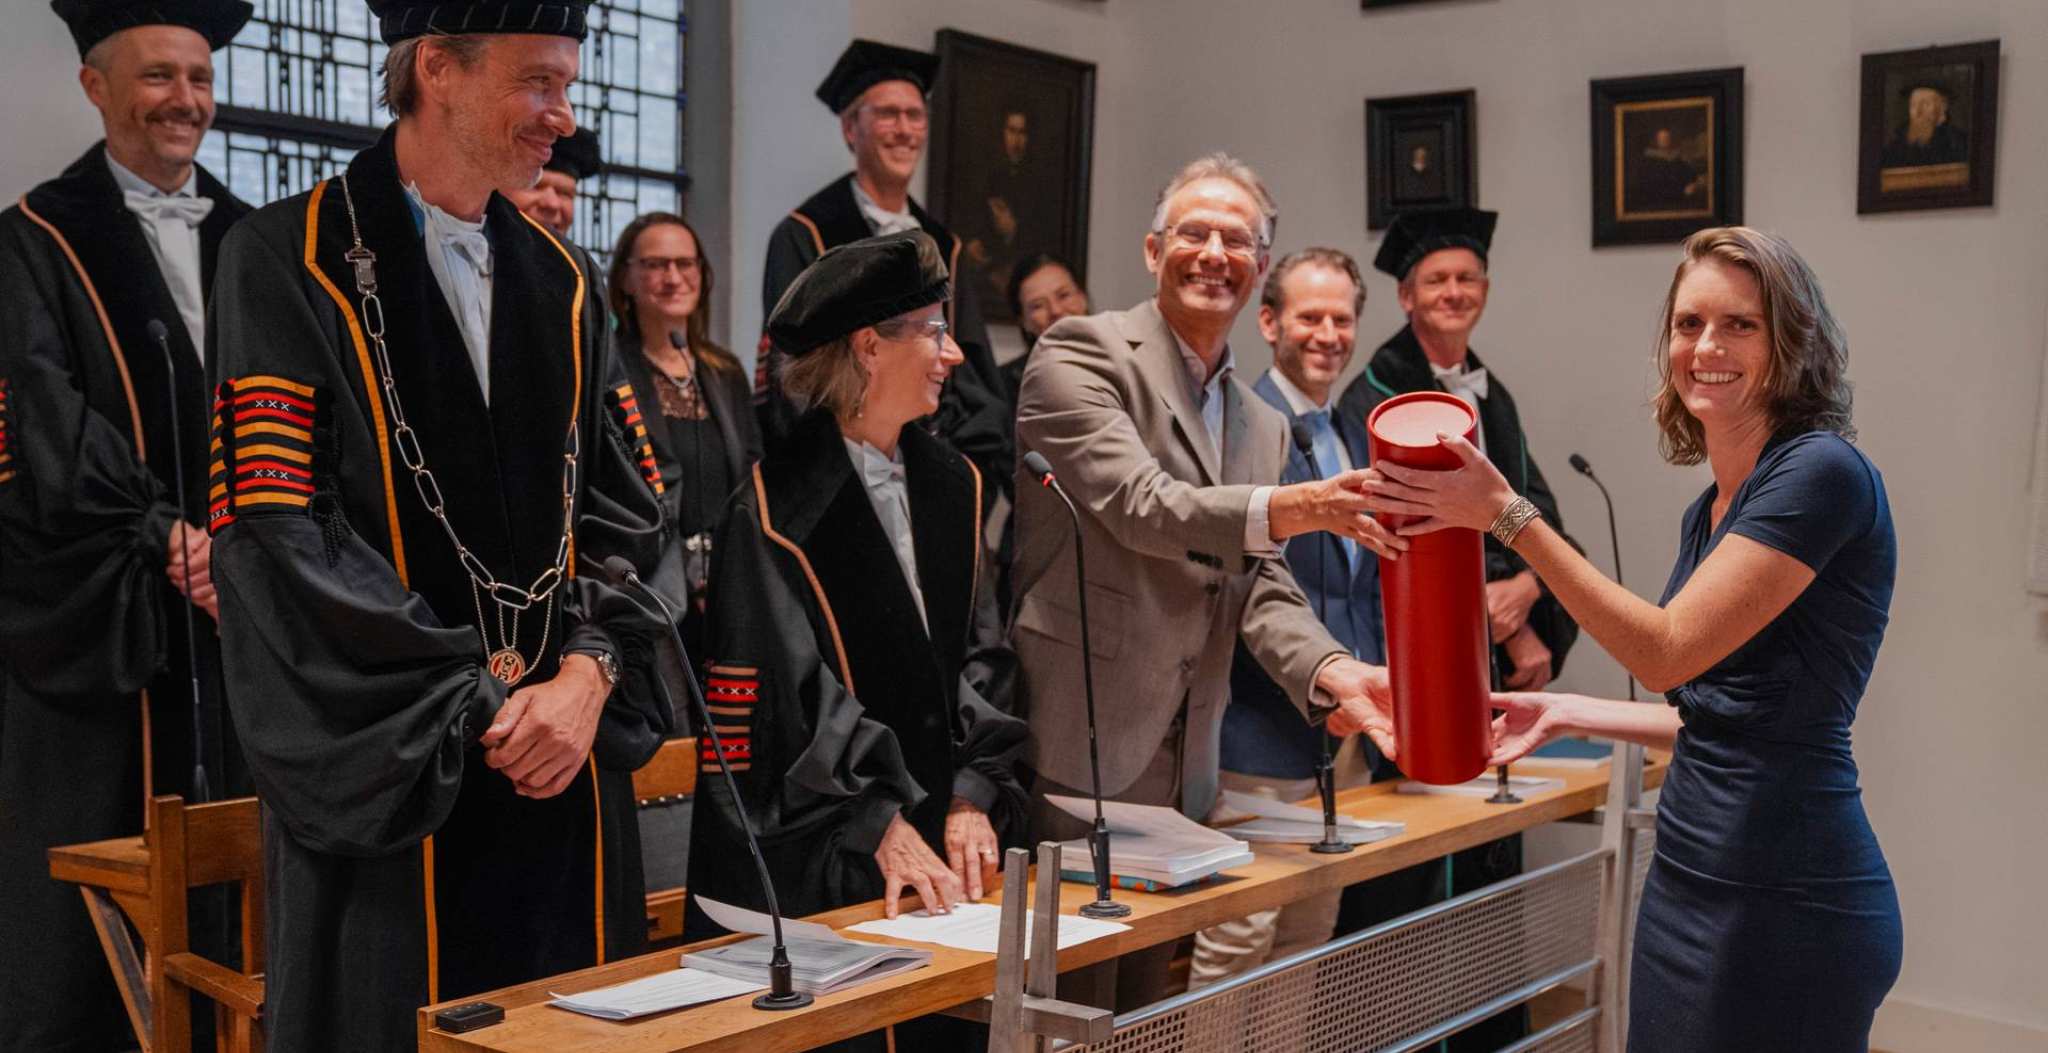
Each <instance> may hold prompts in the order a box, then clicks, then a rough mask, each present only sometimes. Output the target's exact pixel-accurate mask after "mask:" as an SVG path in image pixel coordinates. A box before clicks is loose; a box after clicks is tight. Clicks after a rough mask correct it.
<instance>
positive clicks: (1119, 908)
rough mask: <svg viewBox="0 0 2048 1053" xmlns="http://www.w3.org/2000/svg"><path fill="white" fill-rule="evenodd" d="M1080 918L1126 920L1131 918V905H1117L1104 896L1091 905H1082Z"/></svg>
mask: <svg viewBox="0 0 2048 1053" xmlns="http://www.w3.org/2000/svg"><path fill="white" fill-rule="evenodd" d="M1081 916H1082V917H1084V918H1128V917H1130V916H1131V905H1130V904H1128V903H1118V902H1116V901H1114V900H1112V899H1110V898H1108V897H1106V896H1105V897H1103V898H1102V899H1098V900H1096V901H1095V902H1093V903H1087V904H1083V905H1082V907H1081Z"/></svg>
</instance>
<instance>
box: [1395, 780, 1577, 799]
mask: <svg viewBox="0 0 2048 1053" xmlns="http://www.w3.org/2000/svg"><path fill="white" fill-rule="evenodd" d="M1498 785H1499V784H1498V781H1497V780H1496V779H1495V778H1494V776H1491V775H1482V776H1480V777H1479V778H1477V779H1473V780H1472V781H1470V782H1461V783H1457V784H1455V785H1451V786H1432V785H1430V784H1429V783H1426V782H1416V781H1415V780H1413V779H1409V780H1407V781H1405V782H1403V783H1401V785H1399V786H1397V787H1395V791H1396V792H1398V793H1448V794H1456V795H1459V796H1464V797H1491V796H1493V792H1494V790H1495V789H1497V788H1498ZM1508 789H1510V790H1512V791H1514V792H1515V793H1516V794H1517V795H1518V796H1527V795H1529V794H1532V793H1549V792H1550V791H1552V790H1562V789H1564V780H1563V779H1546V778H1544V777H1542V776H1540V775H1510V776H1508Z"/></svg>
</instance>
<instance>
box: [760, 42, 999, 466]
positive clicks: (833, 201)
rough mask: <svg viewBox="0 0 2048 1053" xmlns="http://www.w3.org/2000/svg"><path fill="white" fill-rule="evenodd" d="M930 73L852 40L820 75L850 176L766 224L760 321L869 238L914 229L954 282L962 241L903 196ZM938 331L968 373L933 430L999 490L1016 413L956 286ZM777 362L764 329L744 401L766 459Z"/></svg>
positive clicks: (781, 426)
mask: <svg viewBox="0 0 2048 1053" xmlns="http://www.w3.org/2000/svg"><path fill="white" fill-rule="evenodd" d="M938 71H939V60H938V57H937V56H935V55H932V54H931V53H929V52H924V51H914V50H912V49H910V48H899V47H892V46H890V45H888V44H878V43H876V42H874V41H872V40H856V41H854V42H853V43H851V44H848V45H847V46H846V50H845V51H844V52H842V53H841V54H840V56H839V61H838V62H837V63H836V64H834V65H833V67H832V72H830V73H828V74H826V75H825V80H824V83H822V84H819V85H818V92H817V95H818V101H820V102H822V103H824V104H825V107H826V108H827V109H829V110H831V111H832V112H833V113H835V114H837V115H839V131H840V134H841V135H842V136H843V137H844V138H845V140H846V148H847V150H848V151H849V152H851V153H852V154H853V171H851V172H848V173H847V174H845V175H843V176H840V177H839V178H838V179H835V180H833V181H832V182H830V183H828V184H826V185H825V188H824V189H823V190H820V191H818V192H817V193H815V194H812V195H811V197H810V199H809V200H807V201H805V202H804V203H803V204H801V205H798V206H797V207H796V208H795V209H794V210H793V211H791V212H790V214H789V215H788V216H786V217H784V218H783V220H782V222H780V223H778V224H776V225H775V231H774V233H772V234H770V235H769V237H768V262H767V266H766V268H765V272H764V274H763V277H762V282H761V312H762V317H763V318H764V319H765V318H767V317H768V316H769V315H772V314H774V313H775V306H776V304H777V302H779V301H780V300H781V299H782V293H783V290H785V289H787V288H789V284H790V283H791V282H793V281H795V280H796V276H797V275H798V274H801V273H802V272H803V269H804V268H805V267H808V266H810V265H811V262H812V261H813V260H816V259H817V258H818V257H819V256H821V255H823V254H824V252H825V250H826V249H829V248H833V247H835V246H838V245H844V244H846V243H847V242H851V241H859V240H860V239H862V238H866V237H872V236H873V235H876V234H893V233H896V232H897V231H902V230H917V229H922V230H923V231H924V232H925V233H927V234H930V235H931V236H932V240H933V241H936V242H938V245H939V255H940V256H941V257H942V258H943V259H944V260H945V261H946V266H947V268H948V270H949V272H951V273H955V274H957V273H958V272H959V269H960V239H958V238H956V237H954V236H953V234H952V233H951V232H949V231H948V230H947V229H946V228H945V227H943V226H941V225H939V222H938V221H937V220H935V219H933V218H932V217H931V214H930V213H928V212H926V211H925V210H924V207H923V206H921V205H919V204H918V203H917V202H916V201H914V200H912V199H911V197H910V178H911V176H912V175H913V174H915V173H916V171H917V163H918V161H919V160H920V159H921V158H922V157H923V156H924V148H925V141H926V140H925V134H926V130H927V128H928V127H929V125H930V121H931V111H930V109H929V108H928V107H927V105H926V102H925V96H926V95H927V94H928V93H929V92H930V91H931V87H932V81H933V78H934V77H936V76H937V75H938ZM946 321H947V323H948V324H949V325H950V326H951V327H952V329H951V331H952V334H953V337H954V339H955V340H956V341H957V342H958V343H959V344H960V351H961V353H962V354H964V355H966V356H967V362H966V364H964V365H963V366H962V367H961V368H959V369H956V370H954V371H953V377H952V380H951V381H950V382H949V383H948V384H947V385H946V391H945V394H944V396H943V397H942V399H941V400H940V403H939V412H938V413H937V414H936V415H935V417H934V418H933V420H932V431H933V433H934V434H936V435H937V436H938V437H939V438H941V439H945V440H946V441H947V442H949V443H951V444H952V445H953V447H954V448H955V449H958V450H959V451H960V452H961V453H964V454H966V455H967V456H968V458H969V459H971V460H973V461H974V463H975V465H976V466H978V467H979V468H980V469H981V474H982V477H983V478H985V479H989V480H991V481H992V482H993V483H994V484H995V485H996V486H997V487H998V488H1000V489H1004V490H1005V491H1007V488H1008V486H1009V483H1010V476H1011V474H1012V463H1011V460H1012V457H1013V456H1014V451H1013V450H1012V448H1011V436H1010V429H1011V417H1012V416H1013V415H1014V408H1013V407H1012V405H1011V403H1010V402H1009V401H1008V400H1006V399H1004V398H1002V396H1001V395H1000V394H999V392H1000V385H1001V380H1000V378H999V377H998V376H997V372H996V363H995V357H994V353H993V352H992V351H991V349H990V345H989V340H988V327H987V325H986V324H984V323H983V321H982V317H981V309H980V307H979V306H978V305H977V302H976V298H975V295H974V291H973V290H972V289H970V288H968V287H967V286H966V285H965V284H964V283H956V284H955V286H954V290H953V297H952V299H951V300H949V301H948V302H947V307H946ZM785 357H786V356H785V355H784V354H783V353H782V352H781V351H780V350H779V349H777V348H775V347H774V346H773V345H772V343H771V342H770V341H769V339H768V336H767V333H766V332H765V330H764V332H763V333H762V336H761V344H760V347H759V349H758V350H757V351H756V357H755V360H754V401H755V404H756V408H757V411H758V413H759V414H760V417H761V434H762V437H763V439H764V440H765V442H766V445H767V449H768V451H769V452H770V453H773V452H774V451H775V450H776V449H777V448H778V447H779V446H780V445H781V444H782V442H783V441H784V440H785V439H786V438H787V437H788V435H789V433H790V431H791V429H792V428H793V427H794V425H795V422H796V418H797V410H796V407H795V405H794V404H793V403H791V402H790V400H789V397H788V396H787V395H785V394H783V392H782V381H781V377H780V375H779V371H780V368H781V363H782V362H783V361H784V360H785Z"/></svg>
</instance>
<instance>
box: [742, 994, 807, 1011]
mask: <svg viewBox="0 0 2048 1053" xmlns="http://www.w3.org/2000/svg"><path fill="white" fill-rule="evenodd" d="M812 1001H813V999H812V998H811V996H810V995H807V994H805V993H803V992H802V991H791V992H789V993H788V994H773V993H770V994H764V995H760V996H757V997H756V998H755V999H754V1008H756V1009H769V1010H777V1009H802V1008H803V1007H805V1006H807V1005H810V1004H811V1002H812Z"/></svg>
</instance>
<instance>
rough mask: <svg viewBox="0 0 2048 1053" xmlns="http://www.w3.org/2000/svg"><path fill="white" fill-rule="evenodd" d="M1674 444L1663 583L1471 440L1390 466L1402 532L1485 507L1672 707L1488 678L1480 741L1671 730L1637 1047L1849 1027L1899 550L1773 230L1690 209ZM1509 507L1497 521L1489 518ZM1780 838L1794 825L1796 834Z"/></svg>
mask: <svg viewBox="0 0 2048 1053" xmlns="http://www.w3.org/2000/svg"><path fill="white" fill-rule="evenodd" d="M1664 320H1665V324H1664V326H1663V327H1662V332H1661V334H1660V336H1659V339H1658V342H1657V352H1656V353H1657V360H1658V363H1659V369H1660V370H1661V372H1662V376H1663V386H1662V388H1661V390H1660V391H1659V392H1658V394H1657V397H1656V413H1657V421H1658V424H1659V426H1660V428H1661V429H1662V432H1663V446H1664V452H1665V455H1666V457H1667V458H1668V459H1669V460H1671V461H1673V462H1675V463H1679V464H1695V463H1699V462H1701V461H1706V462H1708V463H1709V464H1710V465H1711V466H1712V468H1713V473H1714V483H1713V485H1712V486H1710V487H1708V488H1707V490H1706V492H1705V493H1703V494H1701V495H1700V497H1699V498H1698V499H1697V500H1695V501H1694V502H1693V504H1692V506H1691V507H1690V508H1688V509H1687V510H1686V513H1685V517H1684V520H1683V523H1682V525H1681V527H1680V532H1679V556H1678V561H1677V565H1676V566H1675V567H1674V568H1673V569H1672V572H1671V578H1670V582H1669V584H1668V585H1667V586H1666V587H1665V591H1664V595H1663V597H1662V599H1661V600H1659V602H1658V603H1656V604H1651V603H1648V602H1646V601H1644V600H1642V599H1640V598H1638V597H1636V596H1635V595H1634V594H1632V593H1630V592H1629V591H1628V590H1626V589H1624V588H1622V587H1621V586H1619V585H1617V584H1615V583H1613V582H1610V581H1608V580H1607V579H1606V578H1604V577H1603V576H1602V575H1601V574H1600V572H1599V571H1598V570H1596V569H1594V568H1593V566H1592V565H1591V564H1590V563H1588V562H1586V560H1585V558H1584V557H1583V556H1581V555H1579V554H1578V552H1577V551H1576V550H1574V549H1573V548H1572V546H1571V545H1569V544H1568V543H1566V542H1565V540H1564V539H1563V538H1562V536H1561V535H1559V534H1558V533H1557V532H1556V531H1555V530H1553V529H1552V528H1551V527H1550V526H1549V525H1548V524H1547V523H1545V522H1544V521H1543V520H1541V519H1536V520H1534V521H1529V520H1528V518H1527V516H1525V515H1517V512H1518V509H1524V510H1525V509H1526V506H1527V502H1526V501H1525V500H1524V499H1522V498H1518V497H1516V496H1515V494H1514V491H1513V490H1512V489H1510V488H1509V487H1508V484H1507V482H1506V480H1504V479H1502V478H1501V476H1500V474H1499V473H1498V472H1497V471H1495V470H1494V469H1493V468H1492V466H1491V465H1490V464H1488V462H1487V461H1486V460H1485V458H1484V457H1483V456H1481V455H1480V454H1479V452H1478V451H1477V450H1474V449H1472V448H1471V446H1469V445H1468V444H1466V443H1465V442H1464V441H1463V440H1459V439H1449V440H1446V445H1447V446H1450V447H1451V448H1452V449H1453V450H1455V451H1456V452H1457V453H1458V454H1459V457H1460V459H1461V460H1462V461H1463V462H1464V467H1463V468H1461V469H1458V470H1456V471H1450V472H1419V471H1408V470H1405V469H1401V468H1398V467H1393V466H1384V465H1383V466H1382V467H1381V468H1380V469H1378V470H1377V471H1376V472H1375V476H1376V478H1373V479H1369V480H1368V482H1367V483H1366V486H1367V489H1368V490H1369V491H1370V492H1372V493H1373V494H1375V495H1376V497H1375V499H1374V505H1375V507H1376V508H1378V509H1379V510H1381V511H1384V512H1393V513H1399V514H1403V515H1419V516H1426V517H1429V518H1428V520H1427V521H1425V522H1422V523H1420V524H1418V525H1415V526H1410V527H1403V528H1402V532H1403V533H1420V532H1426V531H1428V530H1433V529H1438V528H1440V527H1443V526H1465V527H1471V528H1474V529H1485V528H1487V527H1488V526H1489V524H1491V525H1492V526H1493V530H1494V533H1495V536H1496V537H1498V538H1499V539H1500V540H1501V541H1502V542H1503V543H1504V544H1507V545H1509V546H1510V547H1512V549H1513V550H1514V552H1515V553H1516V554H1517V555H1519V556H1521V557H1523V558H1525V559H1527V560H1528V562H1529V566H1530V567H1531V568H1533V569H1534V570H1535V571H1536V572H1537V574H1539V575H1540V576H1541V577H1542V579H1543V582H1544V584H1545V585H1546V586H1548V587H1549V589H1550V591H1551V592H1552V593H1553V594H1554V595H1555V596H1556V597H1557V598H1558V600H1560V601H1561V602H1562V603H1563V604H1564V606H1565V608H1566V609H1568V610H1569V611H1570V612H1571V613H1572V614H1573V615H1574V616H1575V617H1577V618H1578V620H1579V623H1580V624H1581V625H1582V626H1584V627H1585V629H1586V631H1588V632H1590V633H1592V634H1593V637H1594V639H1596V640H1598V641H1600V643H1601V645H1602V646H1604V647H1605V648H1607V650H1608V651H1609V652H1610V653H1612V654H1613V655H1614V656H1615V657H1616V658H1617V659H1619V660H1620V661H1621V663H1622V664H1623V665H1624V666H1626V667H1627V668H1628V670H1629V671H1630V672H1631V673H1633V674H1634V675H1635V676H1636V677H1637V678H1638V679H1640V680H1642V682H1643V683H1644V685H1645V686H1648V687H1650V688H1651V689H1653V690H1658V691H1663V692H1665V694H1666V696H1667V699H1668V700H1669V702H1670V703H1671V706H1672V708H1669V709H1667V708H1664V707H1661V706H1645V705H1641V704H1636V703H1628V702H1612V701H1601V700H1595V699H1589V698H1583V697H1580V696H1576V695H1559V694H1509V695H1496V696H1495V697H1494V707H1495V708H1497V709H1502V710H1505V711H1506V715H1505V716H1503V717H1502V718H1501V720H1500V721H1499V722H1498V723H1497V724H1496V727H1495V736H1496V750H1495V754H1494V757H1493V761H1494V763H1507V762H1509V761H1513V760H1516V759H1518V758H1520V757H1522V756H1524V755H1526V754H1527V753H1528V752H1529V751H1530V750H1532V749H1534V748H1535V747H1537V746H1539V745H1541V744H1542V743H1544V742H1546V741H1548V740H1550V739H1552V738H1555V737H1557V736H1559V735H1565V734H1594V735H1601V736H1607V737H1614V738H1621V739H1625V740H1628V741H1632V742H1641V743H1645V744H1650V745H1657V746H1661V747H1670V748H1672V749H1673V751H1674V752H1673V756H1672V761H1671V768H1670V771H1669V773H1668V774H1667V775H1666V777H1665V782H1664V790H1663V795H1662V797H1661V799H1660V801H1659V804H1658V815H1657V820H1658V821H1657V841H1656V855H1655V858H1654V859H1653V861H1652V863H1651V865H1650V873H1649V879H1648V882H1647V883H1646V884H1645V886H1644V891H1643V899H1642V908H1641V913H1640V915H1639V919H1638V922H1637V927H1636V937H1635V957H1634V961H1633V962H1632V964H1631V969H1630V977H1631V981H1630V982H1631V984H1632V985H1633V988H1634V990H1633V992H1632V997H1631V999H1630V1002H1629V1005H1630V1020H1629V1045H1630V1046H1631V1047H1636V1048H1656V1049H1660V1050H1677V1051H1680V1053H1687V1051H1699V1053H1706V1051H1710V1050H1727V1049H1765V1048H1796V1049H1801V1050H1828V1051H1837V1053H1849V1051H1852V1050H1853V1051H1858V1053H1860V1051H1861V1050H1863V1049H1865V1048H1867V1046H1868V1039H1869V1034H1870V1025H1871V1020H1872V1018H1873V1015H1874V1014H1875V1012H1876V1009H1877V1006H1878V1004H1879V1003H1880V1002H1881V1001H1883V999H1884V996H1885V994H1886V992H1887V991H1889V990H1890V988H1891V985H1892V982H1893V980H1895V979H1896V978H1897V976H1898V970H1899V964H1900V955H1901V951H1902V944H1903V931H1902V927H1901V923H1900V919H1899V906H1898V898H1897V895H1896V894H1895V892H1894V890H1893V887H1892V879H1891V872H1890V870H1889V869H1888V868H1887V866H1886V863H1885V858H1884V853H1883V851H1882V850H1881V849H1880V848H1879V847H1878V843H1877V837H1876V835H1875V833H1874V832H1873V831H1872V830H1871V828H1870V822H1869V820H1868V818H1867V817H1866V816H1865V815H1864V812H1863V805H1862V801H1861V797H1860V793H1859V791H1858V789H1857V771H1856V762H1855V758H1854V756H1853V755H1852V754H1851V752H1850V748H1849V741H1850V724H1851V723H1852V722H1853V721H1854V719H1855V715H1856V710H1857V707H1858V705H1859V703H1860V702H1861V701H1862V697H1863V691H1864V687H1865V685H1866V684H1868V682H1869V679H1870V673H1871V669H1872V666H1873V665H1874V664H1875V662H1876V658H1877V652H1878V648H1879V646H1880V645H1881V643H1882V642H1883V639H1884V633H1885V628H1886V625H1887V624H1888V622H1889V618H1890V606H1891V596H1892V583H1893V580H1894V578H1895V577H1896V575H1897V569H1898V550H1897V542H1896V539H1895V537H1894V534H1893V531H1892V521H1891V510H1890V504H1889V501H1888V500H1887V498H1886V496H1885V488H1884V480H1883V477H1882V476H1881V475H1880V474H1879V473H1878V471H1877V468H1876V466H1875V465H1873V464H1871V462H1870V460H1869V458H1867V457H1865V456H1864V455H1863V454H1862V453H1861V452H1860V451H1859V450H1857V449H1856V448H1855V447H1854V446H1852V445H1850V443H1849V441H1848V439H1849V438H1850V437H1851V436H1852V435H1853V429H1852V427H1851V425H1850V416H1849V409H1850V400H1849V383H1848V380H1847V379H1846V376H1845V373H1846V370H1847V363H1848V343H1847V340H1846V339H1845V337H1844V336H1843V332H1842V329H1841V326H1840V325H1839V324H1837V323H1836V321H1835V319H1834V316H1833V314H1832V313H1831V312H1830V311H1829V310H1828V306H1827V301H1826V300H1825V298H1823V297H1822V295H1821V290H1820V282H1819V280H1818V279H1817V278H1816V277H1815V276H1814V274H1813V271H1812V270H1811V269H1810V268H1808V267H1807V265H1806V263H1805V261H1803V260H1801V259H1800V258H1799V255H1798V254H1797V253H1796V252H1794V251H1793V250H1792V247H1791V246H1790V245H1788V244H1786V243H1785V242H1784V241H1783V240H1781V239H1779V238H1777V237H1775V236H1773V235H1770V234H1765V233H1762V232H1759V231H1755V230H1750V229H1748V228H1744V227H1725V228H1716V229H1710V230H1705V231H1701V232H1700V233H1698V234H1695V235H1693V236H1692V237H1691V238H1690V239H1688V240H1687V242H1686V246H1685V256H1684V259H1683V260H1682V262H1681V263H1680V264H1679V266H1678V269H1677V273H1676V274H1674V275H1673V278H1672V282H1671V289H1670V291H1669V292H1668V293H1667V294H1666V297H1665V306H1664ZM1503 524H1505V525H1503ZM1786 846H1796V850H1792V851H1788V850H1787V847H1786Z"/></svg>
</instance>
